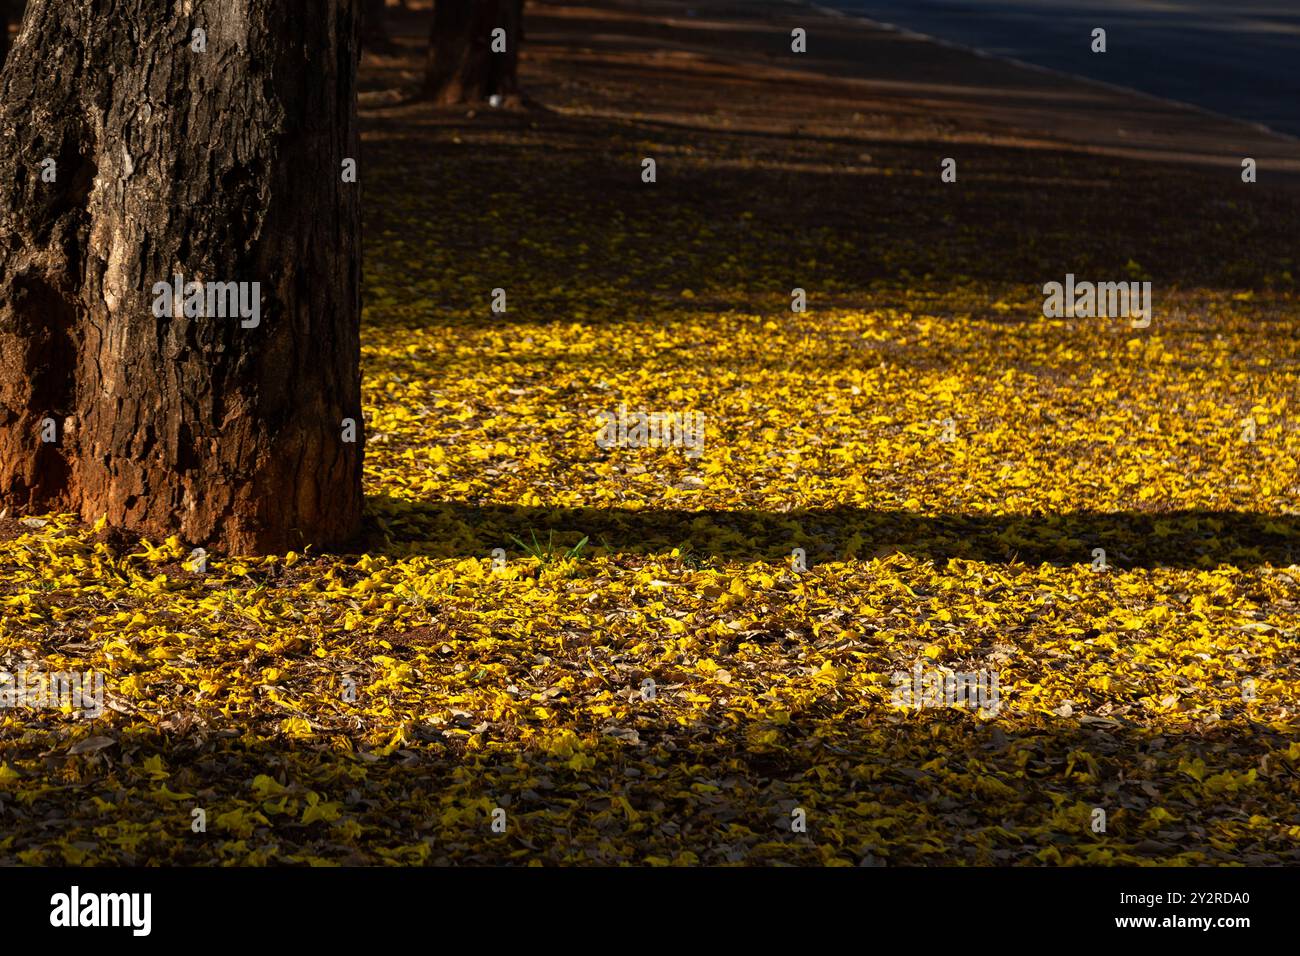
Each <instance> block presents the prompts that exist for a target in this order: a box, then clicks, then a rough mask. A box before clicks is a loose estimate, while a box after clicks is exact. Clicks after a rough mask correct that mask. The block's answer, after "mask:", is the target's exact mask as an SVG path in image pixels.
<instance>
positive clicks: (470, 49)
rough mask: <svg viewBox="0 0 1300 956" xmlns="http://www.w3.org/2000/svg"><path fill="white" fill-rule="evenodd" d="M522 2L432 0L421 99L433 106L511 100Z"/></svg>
mask: <svg viewBox="0 0 1300 956" xmlns="http://www.w3.org/2000/svg"><path fill="white" fill-rule="evenodd" d="M523 23H524V4H523V0H435V3H434V9H433V29H432V32H431V33H430V36H429V57H428V62H427V64H426V67H425V83H424V89H425V95H426V96H427V97H428V98H429V99H431V100H433V101H434V102H435V103H441V104H452V103H474V102H478V101H481V100H485V99H487V98H488V97H490V96H493V95H500V96H501V97H502V99H503V100H507V99H513V98H514V97H515V96H516V95H517V94H518V91H519V85H518V80H517V69H518V63H519V44H520V43H521V42H522V40H523Z"/></svg>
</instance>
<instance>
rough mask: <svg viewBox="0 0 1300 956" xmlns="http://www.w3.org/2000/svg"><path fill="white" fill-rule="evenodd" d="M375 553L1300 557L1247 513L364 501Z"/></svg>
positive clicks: (1165, 559) (1278, 523)
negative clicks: (535, 543)
mask: <svg viewBox="0 0 1300 956" xmlns="http://www.w3.org/2000/svg"><path fill="white" fill-rule="evenodd" d="M367 506H368V511H369V513H370V525H371V540H369V541H368V542H367V547H368V549H373V551H377V552H381V553H387V554H390V555H408V554H429V555H435V556H442V557H486V556H487V555H488V554H489V553H490V552H491V551H492V549H493V548H505V549H506V550H507V551H509V552H511V553H517V552H518V550H519V549H518V546H517V545H516V544H515V543H514V542H513V541H512V539H513V538H518V539H521V540H523V541H525V542H531V541H532V536H533V534H534V533H536V535H537V537H538V538H539V539H540V540H541V541H543V542H545V541H546V540H547V539H548V535H551V534H553V535H554V540H555V543H556V544H557V545H563V546H566V547H568V546H572V545H574V544H575V543H576V542H577V541H578V540H580V539H581V538H583V537H586V538H588V539H589V543H590V545H591V546H592V547H593V548H594V549H604V550H606V551H608V552H612V553H620V554H651V553H663V552H666V551H669V550H671V549H672V548H674V547H681V548H682V549H683V550H689V552H690V553H692V554H694V555H696V556H701V557H708V558H712V559H718V560H721V561H770V562H782V563H788V562H789V560H790V555H791V550H792V549H793V548H803V549H804V550H805V552H806V555H807V560H808V563H809V564H810V565H812V564H816V563H817V562H820V561H844V560H850V559H854V558H856V559H866V558H871V557H873V556H881V555H885V554H890V553H893V552H903V553H906V554H909V555H912V556H914V557H918V558H926V559H930V560H934V561H939V562H943V561H947V560H949V559H952V558H961V559H967V560H974V561H984V562H990V563H1008V562H1016V561H1018V562H1021V563H1025V564H1044V563H1046V564H1053V565H1077V564H1084V565H1088V564H1091V563H1092V561H1093V553H1092V552H1093V549H1094V548H1102V549H1104V550H1105V551H1106V560H1107V563H1108V564H1109V565H1111V566H1114V567H1117V568H1154V567H1173V568H1207V567H1214V566H1217V565H1232V566H1236V567H1254V566H1257V565H1262V564H1270V565H1274V566H1287V565H1291V564H1293V563H1295V562H1296V561H1298V560H1300V516H1298V515H1290V514H1283V515H1266V514H1253V513H1250V512H1239V511H1198V510H1190V511H1165V512H1145V511H1119V512H1090V511H1071V512H1065V513H1062V514H1047V515H986V514H939V515H925V514H918V513H916V512H911V511H889V510H873V509H868V508H852V507H842V508H827V509H792V510H790V511H784V512H763V511H724V510H701V511H683V510H666V509H653V508H636V509H633V508H565V507H557V508H548V507H524V506H518V505H498V504H482V505H475V504H469V503H465V502H433V501H429V502H416V501H409V500H405V499H398V498H393V497H389V496H384V495H380V496H371V497H369V498H368V499H367Z"/></svg>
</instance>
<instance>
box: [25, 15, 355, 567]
mask: <svg viewBox="0 0 1300 956" xmlns="http://www.w3.org/2000/svg"><path fill="white" fill-rule="evenodd" d="M356 2H357V0H192V2H187V3H183V4H182V3H172V2H169V0H116V2H113V3H104V2H102V0H31V3H30V8H29V10H28V11H27V21H26V25H27V29H25V30H24V31H23V32H22V34H21V36H20V37H19V39H18V41H17V42H16V43H15V45H14V48H13V49H12V50H11V51H10V57H9V62H8V65H7V67H6V68H5V71H4V74H3V80H2V81H0V504H5V505H8V506H10V507H11V509H12V508H13V507H15V506H16V507H17V508H19V509H25V510H48V509H64V508H66V509H69V510H73V511H77V512H79V513H80V514H81V516H82V518H83V519H85V520H88V521H93V520H97V519H98V518H99V517H100V516H102V515H107V516H108V519H109V522H110V524H111V525H114V526H118V527H122V528H125V529H128V530H132V531H137V532H140V533H144V534H147V535H149V536H152V537H155V538H160V537H162V536H165V535H169V534H177V535H179V536H180V537H181V539H182V541H183V542H184V543H185V544H187V545H199V544H204V545H215V546H217V547H222V548H226V549H229V550H232V551H240V552H267V551H281V550H286V549H289V548H301V547H302V546H304V545H305V544H309V543H310V544H316V545H322V546H323V545H331V544H337V543H341V542H343V541H345V540H347V539H349V538H351V537H352V535H354V534H355V533H356V531H357V530H358V528H359V524H360V511H361V456H362V442H361V435H360V432H361V407H360V406H361V402H360V370H359V362H360V343H359V316H360V299H359V295H360V255H359V252H360V218H359V202H358V196H357V188H358V187H357V185H356V184H355V183H345V182H343V181H342V177H341V175H340V170H341V164H342V162H343V160H344V158H345V157H356V155H357V148H358V139H357V129H356V89H355V82H356V58H357V51H358V37H357V29H358V19H359V18H358V16H357V15H356ZM196 29H203V30H205V31H206V38H207V51H206V52H195V51H194V49H193V39H194V33H193V31H194V30H196ZM46 158H51V159H54V160H55V161H56V163H57V167H56V169H57V180H56V181H54V182H46V181H43V179H42V175H41V173H42V161H43V160H44V159H46ZM176 274H181V275H183V276H184V278H185V281H186V282H187V283H188V282H191V281H199V282H209V281H214V282H248V283H252V282H259V283H260V293H261V296H260V298H261V319H260V324H259V325H258V326H257V327H256V328H244V327H242V325H241V320H240V319H239V318H238V317H235V318H215V317H212V318H207V317H191V318H186V317H185V316H183V315H180V316H177V317H175V318H166V317H162V318H159V317H156V316H155V314H154V309H153V305H154V302H155V298H156V297H155V294H154V292H153V291H152V290H153V287H154V284H155V283H157V282H160V281H171V277H172V276H173V275H176ZM47 418H52V419H53V420H54V421H55V422H56V423H57V439H58V440H57V441H56V442H54V443H45V442H43V441H42V440H41V439H42V435H41V427H42V421H43V420H45V419H47ZM345 418H352V419H355V420H356V422H357V432H358V434H357V441H356V443H355V444H348V443H345V442H343V441H341V425H340V422H341V421H342V419H345ZM47 427H48V426H47Z"/></svg>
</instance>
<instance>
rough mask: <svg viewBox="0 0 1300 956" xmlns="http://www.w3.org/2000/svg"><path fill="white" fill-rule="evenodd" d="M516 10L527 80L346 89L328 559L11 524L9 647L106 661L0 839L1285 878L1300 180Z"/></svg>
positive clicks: (370, 854) (23, 658) (156, 857)
mask: <svg viewBox="0 0 1300 956" xmlns="http://www.w3.org/2000/svg"><path fill="white" fill-rule="evenodd" d="M566 9H567V8H566ZM537 16H538V17H539V20H538V24H539V26H538V29H537V30H536V31H535V34H534V35H535V36H536V37H537V39H536V40H535V46H534V48H533V57H532V59H531V60H530V61H529V62H528V63H526V65H525V77H526V79H528V85H529V87H530V89H532V90H533V91H534V92H535V94H536V96H537V98H538V100H539V101H540V102H541V103H543V104H544V105H545V107H546V108H545V109H534V110H530V111H525V112H520V113H501V112H491V113H479V114H478V115H475V116H467V115H466V114H465V112H464V111H460V112H441V113H440V112H434V111H431V110H428V109H427V108H425V107H422V106H419V105H418V104H403V103H401V102H392V103H389V102H387V101H386V100H384V99H383V97H382V95H378V94H376V96H375V97H372V99H371V101H369V105H368V106H367V111H366V130H367V132H366V149H367V152H366V156H365V158H366V168H367V169H368V170H369V172H368V173H367V174H366V177H367V178H366V179H365V183H366V188H367V193H366V209H367V212H366V216H367V223H366V225H367V230H368V232H367V235H366V262H365V270H366V306H365V316H364V321H365V327H364V331H363V358H362V361H363V374H364V393H365V397H366V401H367V407H366V441H367V449H366V491H367V496H368V500H367V507H368V527H367V539H366V540H365V541H364V542H363V543H362V544H361V545H359V547H358V548H357V550H356V553H348V554H344V553H339V554H328V555H319V554H312V553H306V554H303V553H291V554H287V555H275V556H271V557H266V558H242V559H241V558H239V557H237V556H221V555H213V556H211V557H210V558H209V560H208V563H207V566H206V569H205V570H198V569H196V568H195V567H194V566H193V565H192V564H191V563H190V547H189V546H188V544H187V543H186V542H181V541H175V540H172V541H165V542H158V541H152V542H151V541H140V540H137V539H135V538H131V537H127V536H124V535H120V534H117V533H115V532H113V531H112V530H111V529H109V528H107V527H105V526H104V525H102V524H101V525H100V526H97V527H86V526H81V525H78V524H76V523H74V522H73V521H72V520H71V518H69V517H66V516H59V515H43V516H19V515H7V516H5V517H4V518H0V669H3V670H5V671H8V672H10V673H11V674H12V673H15V672H17V671H18V670H19V669H20V668H22V667H28V668H34V669H36V670H38V671H40V672H44V673H53V672H77V671H84V670H90V671H95V672H97V673H100V674H102V675H103V678H104V681H105V688H106V691H105V696H104V711H103V713H102V714H101V715H100V716H98V717H96V718H94V719H87V718H86V717H84V716H79V715H77V714H76V713H73V712H71V708H64V709H63V710H62V711H60V710H59V709H52V708H47V709H42V710H34V709H31V708H23V707H10V708H6V709H0V863H15V862H18V863H29V864H33V863H44V864H58V863H72V864H92V863H123V864H151V863H163V862H173V863H182V864H197V863H215V864H293V863H298V864H422V863H452V862H454V863H501V862H509V863H516V864H520V865H526V864H558V863H575V862H576V863H606V864H615V863H632V864H654V865H670V864H695V863H702V864H725V863H750V864H835V865H891V866H892V865H908V864H951V863H970V864H1007V863H1014V864H1079V863H1088V864H1132V863H1143V864H1173V863H1211V864H1270V863H1274V864H1275V863H1282V862H1291V863H1294V862H1297V861H1300V813H1298V812H1297V809H1296V808H1297V806H1300V735H1298V734H1297V731H1298V730H1300V726H1298V716H1297V707H1296V694H1295V688H1296V682H1297V679H1300V644H1298V643H1297V641H1298V640H1300V608H1298V607H1297V602H1298V601H1300V566H1298V562H1300V528H1298V527H1297V522H1298V521H1300V508H1297V505H1296V495H1297V492H1298V491H1300V472H1298V466H1297V460H1298V459H1300V422H1297V419H1296V415H1297V400H1298V399H1300V344H1297V343H1298V341H1300V336H1298V335H1297V332H1298V330H1300V314H1298V312H1297V309H1298V306H1297V301H1296V298H1295V284H1294V278H1293V273H1294V270H1295V268H1296V265H1297V263H1296V262H1295V261H1294V255H1295V249H1296V246H1295V242H1294V235H1295V228H1296V224H1297V222H1300V198H1298V194H1297V192H1296V190H1295V186H1294V185H1293V184H1287V183H1281V184H1279V183H1276V182H1275V183H1274V184H1273V185H1266V184H1265V183H1264V182H1261V183H1259V184H1256V185H1255V186H1253V187H1246V188H1244V189H1243V184H1242V183H1241V182H1240V179H1239V177H1238V174H1237V171H1236V170H1235V169H1234V168H1232V167H1231V166H1228V167H1225V168H1226V172H1225V170H1224V169H1215V168H1209V169H1192V168H1180V167H1177V166H1172V165H1157V164H1151V163H1138V162H1133V163H1125V162H1123V161H1120V160H1117V159H1114V158H1106V157H1099V156H1092V155H1087V154H1084V153H1080V152H1072V151H1069V150H1066V149H1059V150H1058V149H1047V148H1044V147H1042V146H1038V147H1035V148H1028V147H1025V148H1017V147H1013V146H1010V145H1005V144H998V143H987V142H983V141H980V142H974V143H972V142H969V141H963V140H962V136H961V134H962V131H963V128H962V126H961V124H960V122H959V120H957V119H941V118H936V117H934V116H931V115H930V114H928V113H926V112H925V110H924V106H923V104H918V105H917V106H916V107H915V109H914V112H913V113H907V112H906V111H904V112H902V113H900V114H897V115H893V114H890V115H883V114H881V113H879V112H874V111H873V109H872V105H871V104H870V103H869V102H866V103H864V101H863V94H862V93H861V92H860V91H859V90H857V89H856V88H855V87H852V86H836V85H835V84H834V82H833V81H832V80H830V79H826V78H818V79H816V81H815V82H814V81H813V80H808V81H807V82H806V83H804V82H803V81H800V80H798V79H797V78H793V79H792V78H791V76H789V75H786V74H780V75H776V76H772V77H767V78H765V77H764V76H763V75H761V74H757V73H755V72H754V71H746V70H740V69H730V68H728V69H724V68H723V67H721V66H718V61H715V60H712V59H709V58H708V57H706V56H704V55H703V54H698V55H694V56H692V55H690V54H688V53H684V52H681V51H680V50H677V52H676V53H674V54H672V55H668V54H662V55H660V54H658V53H656V52H655V43H656V42H658V39H657V38H659V37H660V36H661V34H662V30H661V29H660V27H659V26H657V25H656V24H655V23H652V22H648V21H647V23H639V22H630V21H629V22H624V21H623V20H618V21H617V25H618V29H620V30H623V31H625V33H626V35H627V37H630V38H632V40H629V41H628V42H626V43H625V44H624V45H623V46H621V47H610V48H607V47H605V46H601V45H600V43H598V42H597V41H596V40H595V39H592V40H591V41H590V46H583V45H581V44H579V45H577V46H575V45H574V41H573V40H572V38H571V37H570V34H569V33H563V32H561V31H560V27H563V28H564V30H567V31H578V30H579V29H580V27H581V23H580V22H578V21H577V20H575V19H574V17H573V15H572V13H567V14H565V13H559V14H555V18H556V19H555V20H554V21H552V20H551V19H545V17H548V16H551V14H548V13H546V11H545V10H543V12H542V13H541V14H537ZM592 16H593V17H595V14H593V15H592ZM566 18H567V19H566ZM597 19H598V18H597ZM600 22H601V23H602V24H603V29H604V30H605V32H602V33H599V36H600V37H607V36H608V35H609V31H610V30H613V29H614V27H613V26H610V23H609V22H606V21H600ZM548 31H549V32H548ZM638 31H640V32H638ZM720 35H725V34H720ZM591 36H592V37H595V36H597V34H596V32H592V33H591ZM633 40H635V41H636V42H632V41H633ZM700 42H703V41H700ZM714 42H718V43H721V42H723V41H720V40H716V39H715V41H714ZM406 47H407V55H406V56H405V57H403V56H394V57H389V58H386V59H382V60H379V61H376V62H370V63H369V64H368V66H367V69H368V71H369V72H368V74H367V75H368V76H369V77H370V78H371V83H372V85H373V86H374V87H375V88H376V89H382V88H383V87H384V86H385V84H386V83H396V82H397V80H395V79H394V76H399V75H400V74H401V71H402V70H405V69H415V68H416V67H415V66H413V64H415V63H417V62H418V52H419V51H418V36H417V37H412V38H410V39H409V41H408V42H407V43H406ZM675 49H676V48H675ZM529 64H531V65H529ZM530 71H531V72H530ZM801 97H802V98H803V99H802V100H801ZM701 103H702V104H704V105H703V106H701V105H700V104H701ZM688 110H690V112H689V115H688V114H687V113H686V112H682V111H688ZM781 110H789V111H791V114H792V115H793V114H796V113H797V122H796V121H795V120H793V119H791V118H790V117H789V116H784V115H783V114H782V113H781ZM650 114H653V115H650ZM760 121H762V122H763V123H766V124H767V125H766V126H763V127H762V128H761V129H760V128H759V127H760V125H761V124H760ZM954 151H958V155H960V157H961V160H960V162H961V164H962V166H961V168H962V176H961V179H960V181H959V184H942V183H941V182H940V179H939V175H938V169H939V158H940V157H942V156H947V155H951V154H952V153H953V152H954ZM644 157H654V158H656V160H657V181H656V182H655V183H653V184H648V183H644V182H643V181H642V179H641V168H642V167H641V160H642V158H644ZM1067 272H1072V273H1075V274H1076V275H1077V276H1078V277H1079V279H1080V281H1082V280H1084V279H1088V280H1093V281H1120V280H1127V279H1135V280H1142V279H1148V280H1151V281H1152V282H1153V284H1154V288H1155V289H1156V308H1155V315H1154V318H1153V321H1152V322H1151V324H1150V326H1149V327H1147V328H1134V327H1133V325H1132V323H1131V322H1129V321H1127V320H1124V319H1046V318H1044V317H1043V314H1042V298H1043V297H1042V291H1041V290H1042V285H1043V284H1044V283H1046V282H1049V281H1061V280H1063V278H1064V275H1065V273H1067ZM498 288H499V289H503V290H504V291H505V298H506V311H505V312H504V313H503V314H498V313H493V312H492V311H491V308H490V306H491V302H492V292H493V290H494V289H498ZM795 288H800V289H803V290H804V293H805V295H806V299H807V310H806V311H805V312H793V311H792V310H791V302H792V297H791V293H792V290H793V289H795ZM620 408H627V409H628V410H630V411H633V412H635V411H636V410H642V411H646V412H667V413H692V414H699V415H703V416H704V417H703V421H704V440H703V443H702V445H701V446H700V447H699V448H698V452H699V454H698V455H696V454H694V453H693V452H692V450H691V449H687V448H683V447H673V446H668V447H663V446H654V445H651V446H646V447H602V446H601V444H600V443H598V442H597V440H596V439H597V433H598V431H599V427H600V426H599V424H598V422H599V419H598V415H599V414H600V413H601V412H617V411H618V409H620ZM688 452H690V453H688ZM946 673H953V674H958V673H961V674H969V673H979V674H982V675H985V677H986V678H988V677H990V676H991V677H992V678H995V679H996V688H997V700H996V706H992V707H985V708H982V709H981V708H971V707H962V706H946V705H944V704H943V703H942V702H938V703H936V702H933V701H931V702H930V703H931V705H930V706H923V707H918V706H910V707H909V706H900V705H899V701H898V697H897V691H898V687H899V683H900V676H899V675H904V676H905V678H906V686H908V687H911V686H913V685H912V680H913V677H914V675H930V674H940V675H942V674H946ZM197 811H201V813H199V812H197ZM200 823H202V825H200Z"/></svg>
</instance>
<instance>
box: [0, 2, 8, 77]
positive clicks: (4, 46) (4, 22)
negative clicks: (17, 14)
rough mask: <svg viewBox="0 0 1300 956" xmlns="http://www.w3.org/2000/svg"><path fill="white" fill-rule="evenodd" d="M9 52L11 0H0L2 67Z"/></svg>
mask: <svg viewBox="0 0 1300 956" xmlns="http://www.w3.org/2000/svg"><path fill="white" fill-rule="evenodd" d="M8 53H9V0H0V67H2V66H4V65H5V57H6V56H7V55H8Z"/></svg>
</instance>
